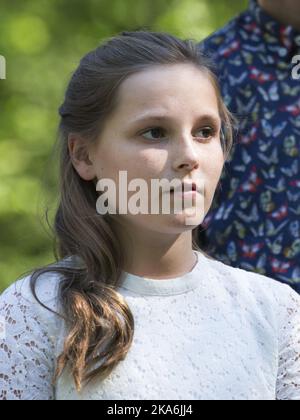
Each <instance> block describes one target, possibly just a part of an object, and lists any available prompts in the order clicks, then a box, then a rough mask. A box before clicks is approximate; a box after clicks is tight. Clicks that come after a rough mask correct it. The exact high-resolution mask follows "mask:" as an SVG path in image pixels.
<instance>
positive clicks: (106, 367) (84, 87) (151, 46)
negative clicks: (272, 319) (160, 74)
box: [31, 30, 233, 391]
mask: <svg viewBox="0 0 300 420" xmlns="http://www.w3.org/2000/svg"><path fill="white" fill-rule="evenodd" d="M177 63H178V64H180V63H191V64H193V65H195V66H197V67H198V68H199V69H200V70H201V71H203V72H205V73H206V74H207V75H208V76H209V78H210V80H211V82H212V83H213V85H214V87H215V90H216V93H217V97H218V103H219V112H220V116H221V119H222V136H221V141H222V147H223V151H224V155H225V157H226V159H227V158H228V156H229V153H230V151H231V148H232V144H233V131H232V127H233V125H232V122H233V119H232V116H231V114H230V113H229V111H228V110H227V108H226V106H225V104H224V103H223V101H222V98H221V95H220V90H219V86H218V82H217V80H216V78H215V76H214V74H213V72H212V71H211V63H210V62H209V61H208V59H207V58H205V57H204V56H203V53H202V52H200V48H199V46H197V44H196V42H195V41H193V40H185V41H184V40H180V39H178V38H176V37H174V36H172V35H170V34H167V33H158V32H150V31H142V30H141V31H134V32H123V33H121V34H119V35H118V36H115V37H113V38H109V39H108V40H106V41H105V42H104V43H103V44H102V45H101V46H99V47H98V48H96V49H95V50H93V51H91V52H90V53H88V54H87V55H86V56H84V57H83V58H82V60H81V61H80V64H79V66H78V68H77V69H76V71H75V72H74V73H73V75H72V77H71V80H70V82H69V85H68V87H67V90H66V94H65V99H64V102H63V104H62V105H61V107H60V108H59V114H60V124H59V134H60V135H59V151H60V174H59V202H58V203H59V204H58V208H57V211H56V215H55V220H54V226H53V231H54V250H55V252H54V253H55V258H56V263H54V264H52V265H49V266H46V267H42V268H38V269H36V270H35V271H33V273H32V276H31V290H32V293H33V294H34V296H35V298H36V299H37V300H38V301H39V303H41V304H42V305H43V306H44V307H46V306H45V305H44V304H43V303H42V302H40V300H39V299H38V297H37V295H36V281H37V279H38V277H39V276H41V275H42V274H43V273H47V272H56V273H58V274H59V275H61V276H62V281H61V282H60V288H59V296H58V298H59V301H60V304H61V307H62V308H63V313H62V314H58V315H59V316H61V317H62V318H63V319H64V320H65V322H66V325H67V327H68V334H67V336H66V338H65V342H64V348H63V351H62V353H61V354H60V355H59V357H58V359H57V366H56V372H55V375H54V378H53V384H55V382H56V381H57V379H58V377H59V376H60V375H61V374H62V372H63V370H64V368H65V367H67V366H69V367H70V369H71V372H72V375H73V378H74V382H75V385H76V388H77V390H78V391H80V389H81V388H82V385H83V382H85V383H88V382H90V381H91V380H92V379H94V378H96V377H97V378H101V379H104V378H106V377H107V376H108V375H109V374H110V373H111V371H112V370H113V369H114V367H115V366H116V365H117V364H118V363H119V362H120V361H121V360H124V358H125V357H126V354H127V352H128V350H129V348H130V346H131V343H132V339H133V334H134V318H133V315H132V312H131V310H130V308H129V306H128V305H127V303H126V301H125V299H124V298H123V297H122V295H121V294H120V293H118V292H117V291H116V288H117V287H119V286H121V284H122V267H123V263H124V258H123V253H122V249H120V244H119V241H118V236H117V233H116V230H115V226H116V225H115V223H116V222H117V218H116V217H114V218H112V217H111V216H109V215H105V216H103V215H99V214H97V212H96V200H97V198H98V195H97V191H96V188H95V182H94V181H85V180H83V179H82V178H81V177H80V176H79V175H78V173H77V172H76V170H75V169H74V167H73V164H72V161H71V156H70V153H69V148H68V138H69V135H70V133H77V134H78V135H80V137H82V138H83V139H84V142H89V143H91V142H94V141H95V140H96V138H98V137H99V133H101V128H102V127H103V125H104V123H105V121H106V119H107V117H108V116H109V115H110V114H111V112H112V111H113V110H114V109H115V107H116V104H117V99H118V97H117V94H118V87H119V86H120V84H121V83H122V81H124V79H125V78H126V77H128V76H129V75H132V74H135V73H137V72H140V71H143V70H144V69H148V68H149V67H151V66H157V65H159V64H160V65H168V64H177ZM84 142H83V147H82V150H81V152H80V155H81V156H80V157H81V158H82V159H86V158H87V156H86V155H85V148H84ZM85 144H86V143H85ZM193 249H196V250H198V251H201V250H200V248H199V247H198V245H197V229H194V231H193ZM74 256H75V258H77V257H78V258H79V261H81V264H80V265H76V264H73V263H72V258H73V257H74ZM70 258H71V259H70ZM69 259H70V262H71V263H70V264H60V262H61V260H65V261H67V260H69ZM47 309H49V308H47ZM50 310H51V309H50ZM96 365H97V367H96Z"/></svg>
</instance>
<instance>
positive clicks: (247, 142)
mask: <svg viewBox="0 0 300 420" xmlns="http://www.w3.org/2000/svg"><path fill="white" fill-rule="evenodd" d="M200 47H201V49H203V50H204V51H205V53H206V54H207V55H209V56H211V58H212V59H213V61H214V62H215V66H216V73H217V76H218V78H219V81H220V84H221V89H222V93H223V97H224V100H225V103H226V105H227V106H228V107H229V109H230V111H232V112H233V113H234V115H235V116H236V117H237V120H238V122H239V132H238V134H237V135H236V140H235V144H234V148H233V151H232V153H231V156H230V158H229V161H228V162H227V163H226V165H225V171H224V174H223V176H222V180H221V183H220V187H221V188H220V189H218V191H217V193H216V197H215V201H214V204H213V206H212V208H211V211H210V212H209V213H208V215H207V217H206V219H205V221H204V224H203V227H204V232H203V233H201V234H200V239H201V241H202V244H203V245H204V248H205V247H206V251H207V252H208V254H210V255H211V256H213V257H214V258H217V259H218V260H221V261H222V262H224V263H225V264H228V265H231V266H234V267H238V268H242V269H246V270H249V271H254V272H257V273H260V274H263V275H266V276H268V277H272V278H274V279H277V280H278V281H280V282H283V283H286V284H289V285H290V286H292V287H293V288H294V289H295V290H296V291H297V292H300V80H299V79H298V80H297V79H296V78H295V77H294V76H293V72H292V70H293V68H294V67H295V63H293V58H294V57H295V56H297V55H299V54H300V31H296V30H295V29H293V28H292V27H291V26H283V25H281V24H280V23H279V22H277V21H275V20H274V19H273V18H272V17H271V16H269V15H268V14H267V13H266V12H265V11H264V10H263V9H262V8H261V7H260V6H259V5H258V3H257V1H256V0H251V1H250V3H249V8H248V10H246V11H245V12H244V13H242V14H241V15H239V16H237V17H236V18H234V19H233V20H232V21H231V22H229V24H228V25H227V26H226V27H224V28H223V29H221V30H219V31H218V32H216V33H215V34H213V35H212V36H210V37H209V38H208V39H206V40H204V42H203V43H201V45H200Z"/></svg>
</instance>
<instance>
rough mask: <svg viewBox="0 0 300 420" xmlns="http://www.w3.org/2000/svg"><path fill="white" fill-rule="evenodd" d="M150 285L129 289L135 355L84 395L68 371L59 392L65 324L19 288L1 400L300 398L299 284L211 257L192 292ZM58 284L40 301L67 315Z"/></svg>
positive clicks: (50, 282)
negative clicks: (55, 375) (54, 379)
mask: <svg viewBox="0 0 300 420" xmlns="http://www.w3.org/2000/svg"><path fill="white" fill-rule="evenodd" d="M199 256H200V254H199ZM128 276H131V275H130V274H128ZM195 276H197V278H198V285H197V287H196V288H195V287H191V283H190V282H191V281H192V282H194V281H195V280H194V277H195ZM133 278H134V279H136V277H133ZM143 280H144V281H145V290H146V291H147V293H143V290H142V288H141V285H140V284H139V286H138V287H137V290H135V286H134V284H135V283H134V282H133V281H132V278H131V277H130V278H128V279H127V280H126V285H127V288H120V290H119V292H120V293H122V294H123V296H124V297H125V299H126V301H127V302H128V304H129V306H130V308H131V310H132V312H133V315H134V318H135V321H136V329H135V335H134V342H133V344H132V348H131V349H130V351H129V353H128V355H127V357H126V358H125V360H124V361H122V362H121V363H120V364H119V365H118V366H117V367H116V369H115V371H113V372H112V374H111V375H110V376H109V377H108V378H107V379H106V380H105V381H104V382H102V383H97V382H96V383H93V384H92V385H90V386H88V387H87V388H86V389H85V390H84V391H83V392H82V393H81V394H78V393H77V392H76V390H75V387H74V383H73V381H72V378H71V376H70V375H69V374H68V372H67V371H66V372H65V374H64V375H62V377H61V378H60V379H59V381H58V382H57V384H56V385H55V386H53V385H52V376H53V373H54V369H55V361H56V358H57V356H58V355H59V353H60V351H61V349H62V340H61V339H62V338H63V337H64V334H65V331H64V328H65V327H64V324H63V321H62V319H61V318H59V317H57V316H56V315H55V314H52V313H51V312H50V311H47V310H46V309H44V308H43V307H41V305H39V304H38V303H37V302H36V301H35V299H34V298H33V296H32V295H31V292H30V290H29V277H26V278H24V279H22V280H20V281H18V282H16V283H14V284H13V285H12V286H10V287H9V288H8V289H7V290H6V291H5V292H4V293H3V294H2V295H1V296H0V317H1V318H2V320H4V321H5V327H6V331H5V332H4V333H3V332H2V335H0V351H1V357H0V399H1V400H5V399H7V400H55V399H56V400H63V399H65V400H67V399H69V400H76V399H85V400H88V399H90V400H93V399H94V400H97V399H98V400H99V399H106V400H109V399H133V400H134V399H137V400H138V399H142V400H143V399H171V400H172V399H173V400H175V399H178V400H181V399H194V400H201V399H216V400H220V399H224V400H234V399H243V400H254V399H266V400H275V399H278V400H300V297H299V296H298V295H297V294H296V293H295V292H294V291H293V290H292V289H291V288H290V287H289V286H287V285H283V284H280V283H278V282H276V281H274V280H271V279H268V278H266V277H264V276H261V275H258V274H255V273H250V272H246V271H244V270H240V269H236V268H231V267H229V266H226V265H224V264H223V263H220V262H216V261H211V260H209V259H207V258H206V257H204V256H202V254H201V258H199V261H198V264H197V267H195V269H194V270H193V271H192V272H191V273H189V275H187V276H184V277H182V280H183V282H186V285H187V288H186V291H184V290H183V289H182V287H183V286H182V285H180V293H178V290H174V287H175V288H177V287H178V280H179V278H177V279H173V280H170V283H169V284H170V293H169V294H167V293H166V287H167V286H166V283H165V284H164V288H163V292H162V293H161V294H160V290H159V283H156V284H155V287H154V289H153V293H152V292H151V284H152V283H151V280H150V279H148V280H147V279H143ZM174 280H175V282H174ZM159 281H160V280H156V282H159ZM161 281H162V280H161ZM163 281H164V282H168V281H169V280H163ZM149 282H150V283H149ZM152 282H153V280H152ZM58 284H59V281H58V278H57V277H55V275H50V274H49V275H43V276H42V277H41V279H40V281H39V286H38V293H37V294H38V297H39V298H40V299H41V300H42V302H43V303H45V304H46V305H47V306H49V307H51V309H53V310H55V311H58V312H60V308H59V303H58ZM193 284H194V285H195V283H193ZM128 286H130V287H128Z"/></svg>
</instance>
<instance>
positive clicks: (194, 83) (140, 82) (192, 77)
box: [118, 66, 218, 114]
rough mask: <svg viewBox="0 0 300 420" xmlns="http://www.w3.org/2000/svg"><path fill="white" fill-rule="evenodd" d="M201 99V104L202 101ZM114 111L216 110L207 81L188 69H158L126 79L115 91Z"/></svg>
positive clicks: (210, 84)
mask: <svg viewBox="0 0 300 420" xmlns="http://www.w3.org/2000/svg"><path fill="white" fill-rule="evenodd" d="M204 99H205V101H204ZM118 104H119V106H118V108H119V111H120V112H124V113H126V114H129V113H130V114H132V113H134V114H136V113H137V112H138V113H141V112H148V111H149V112H150V110H151V109H161V111H163V110H164V109H165V110H172V109H173V110H175V109H176V108H177V109H182V107H183V106H184V108H185V109H188V108H194V107H197V108H203V107H204V108H205V107H208V108H212V109H216V108H218V98H217V93H216V90H215V87H214V85H213V83H212V81H211V80H210V78H209V77H208V76H207V75H206V74H205V73H204V72H202V71H201V70H199V69H193V68H192V69H190V68H189V67H187V66H186V67H185V68H184V67H182V66H181V67H179V68H170V69H169V68H166V69H165V68H162V69H161V68H159V69H157V68H156V69H154V70H153V71H152V72H151V70H147V71H143V72H140V73H137V74H134V75H131V76H129V77H128V78H127V79H126V80H124V82H123V83H122V85H121V86H120V88H119V95H118Z"/></svg>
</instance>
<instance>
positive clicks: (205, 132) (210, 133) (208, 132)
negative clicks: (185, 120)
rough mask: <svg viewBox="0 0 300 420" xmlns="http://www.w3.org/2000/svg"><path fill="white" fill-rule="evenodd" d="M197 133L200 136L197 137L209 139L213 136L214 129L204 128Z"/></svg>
mask: <svg viewBox="0 0 300 420" xmlns="http://www.w3.org/2000/svg"><path fill="white" fill-rule="evenodd" d="M198 132H199V133H200V134H201V135H200V136H199V137H201V138H204V139H210V138H211V137H212V136H213V135H214V129H213V128H212V127H204V128H202V129H201V130H200V131H198Z"/></svg>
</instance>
